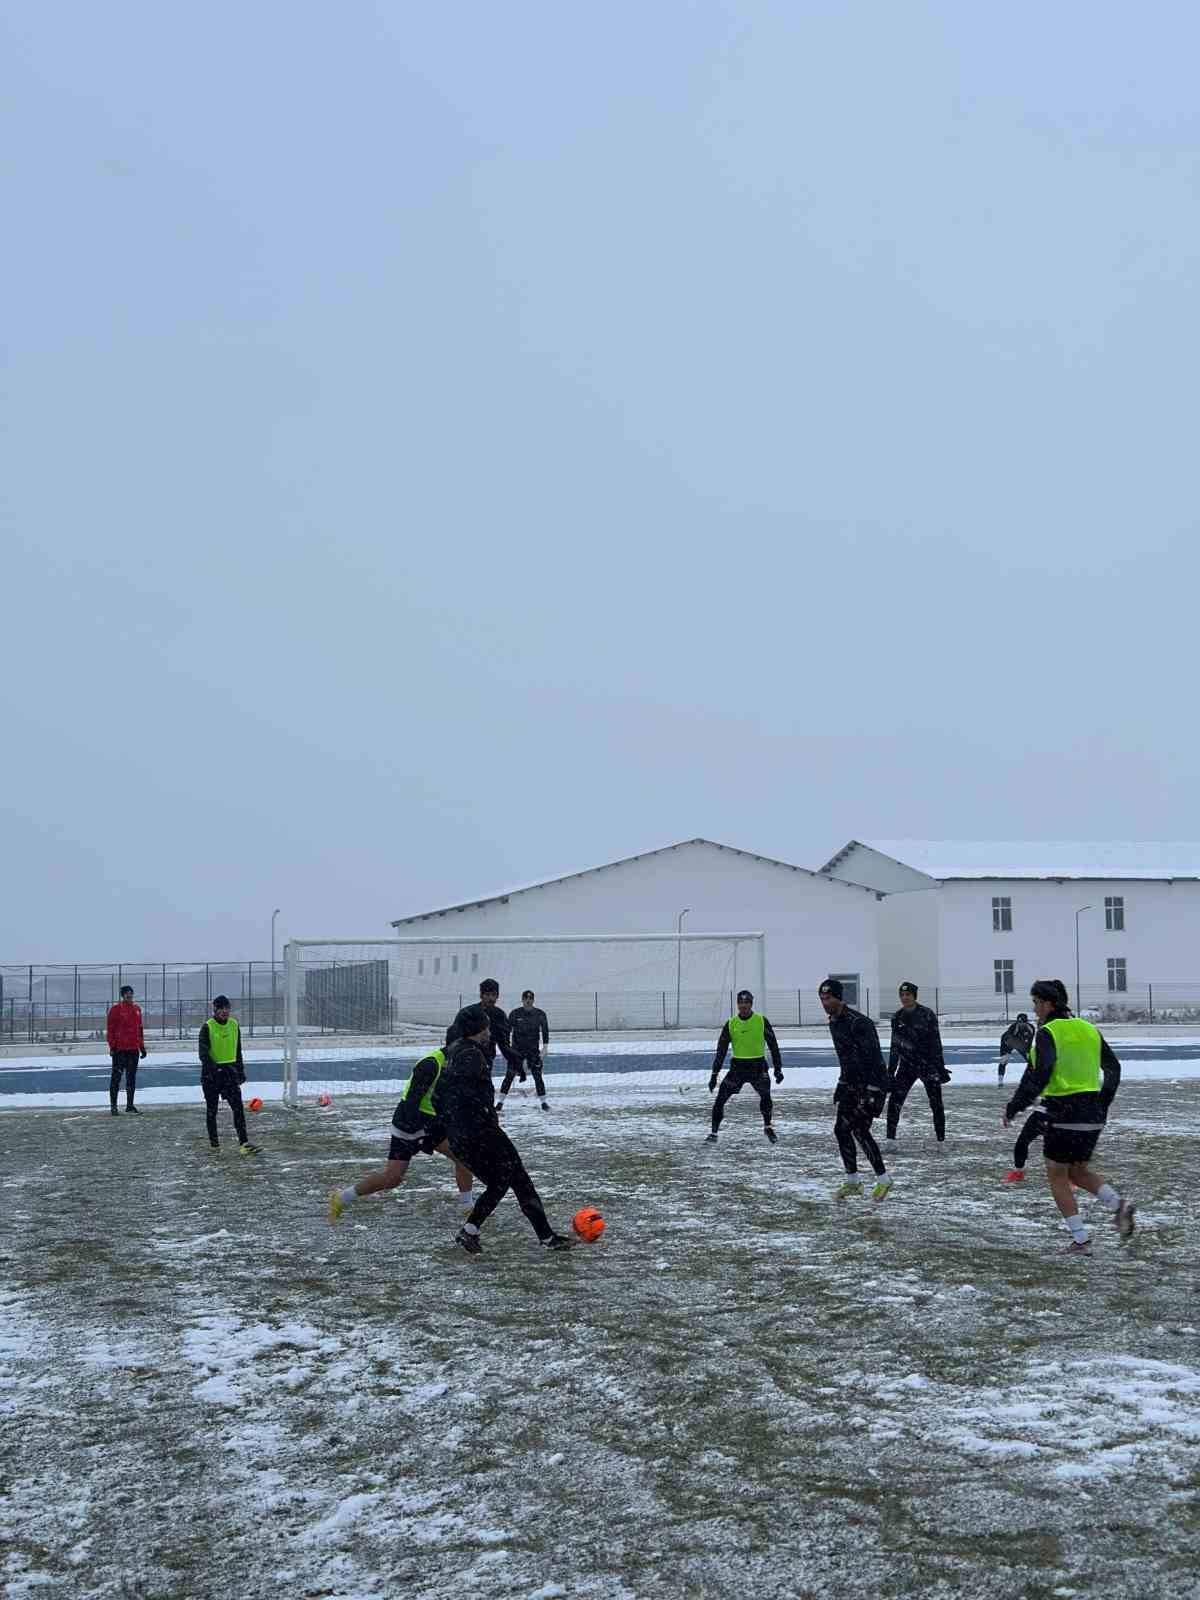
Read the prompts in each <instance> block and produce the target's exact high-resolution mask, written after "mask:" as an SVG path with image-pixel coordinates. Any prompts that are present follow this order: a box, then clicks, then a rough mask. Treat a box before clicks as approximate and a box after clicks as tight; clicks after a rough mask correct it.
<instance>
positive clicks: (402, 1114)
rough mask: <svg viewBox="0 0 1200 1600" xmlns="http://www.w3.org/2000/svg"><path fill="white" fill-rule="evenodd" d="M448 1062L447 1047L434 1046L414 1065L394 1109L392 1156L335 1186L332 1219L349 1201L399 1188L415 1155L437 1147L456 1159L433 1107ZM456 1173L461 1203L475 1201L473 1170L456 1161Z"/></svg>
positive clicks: (338, 1214) (334, 1220)
mask: <svg viewBox="0 0 1200 1600" xmlns="http://www.w3.org/2000/svg"><path fill="white" fill-rule="evenodd" d="M445 1065H446V1052H445V1051H444V1050H431V1051H430V1052H429V1054H428V1055H426V1056H422V1057H421V1059H420V1060H419V1061H418V1062H417V1064H416V1066H415V1067H414V1068H413V1071H412V1077H411V1078H410V1079H409V1080H408V1082H407V1083H406V1084H405V1085H404V1092H403V1094H402V1095H401V1097H400V1104H399V1105H398V1106H397V1107H396V1109H395V1111H394V1112H393V1113H392V1130H391V1132H392V1142H391V1144H390V1145H389V1146H388V1158H387V1161H386V1163H385V1164H384V1165H383V1166H382V1167H377V1168H376V1169H375V1171H374V1172H368V1173H367V1175H366V1177H365V1178H360V1179H359V1180H358V1182H357V1183H353V1184H350V1185H348V1186H347V1187H346V1188H345V1189H335V1190H334V1191H333V1193H332V1194H331V1195H330V1196H329V1220H330V1222H337V1221H338V1219H339V1218H340V1217H341V1215H342V1212H343V1211H345V1209H346V1207H347V1206H348V1205H351V1204H353V1202H354V1201H355V1200H364V1199H365V1198H366V1197H367V1195H369V1194H383V1193H385V1192H386V1191H387V1190H389V1189H398V1188H399V1187H400V1185H401V1184H402V1183H403V1182H404V1179H405V1178H406V1176H407V1175H408V1164H409V1162H410V1161H411V1160H412V1158H413V1157H414V1156H415V1155H427V1156H431V1155H433V1154H434V1152H435V1151H436V1152H437V1154H438V1155H440V1156H445V1157H446V1160H447V1161H454V1157H453V1156H452V1155H451V1154H450V1146H449V1145H448V1144H447V1142H446V1128H445V1124H444V1123H441V1122H439V1121H438V1120H437V1114H436V1113H435V1111H434V1109H433V1091H434V1089H435V1088H436V1086H437V1081H438V1079H439V1078H440V1077H441V1075H442V1068H443V1067H444V1066H445ZM454 1177H455V1181H456V1182H457V1184H458V1203H459V1205H461V1206H464V1207H467V1206H470V1204H471V1174H470V1173H469V1172H468V1171H467V1169H466V1167H464V1166H462V1165H460V1163H459V1162H457V1161H454Z"/></svg>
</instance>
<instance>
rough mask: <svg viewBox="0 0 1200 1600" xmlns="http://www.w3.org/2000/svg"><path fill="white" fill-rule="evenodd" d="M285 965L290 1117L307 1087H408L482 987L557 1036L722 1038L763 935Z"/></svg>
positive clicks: (606, 938)
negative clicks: (701, 1034) (420, 1056)
mask: <svg viewBox="0 0 1200 1600" xmlns="http://www.w3.org/2000/svg"><path fill="white" fill-rule="evenodd" d="M283 956H284V972H285V998H286V1022H285V1031H284V1100H285V1102H286V1103H287V1104H288V1105H289V1106H293V1107H294V1106H297V1105H298V1104H299V1102H300V1098H301V1094H302V1086H303V1092H304V1093H306V1094H307V1093H309V1092H311V1093H313V1094H320V1093H321V1092H323V1088H324V1087H326V1086H327V1085H325V1083H324V1080H328V1083H329V1085H332V1084H333V1083H336V1084H337V1086H338V1087H339V1088H341V1089H343V1090H349V1089H352V1088H353V1087H354V1085H355V1084H356V1083H358V1084H361V1089H360V1091H359V1092H363V1093H367V1092H371V1093H383V1092H385V1091H387V1090H390V1089H391V1088H393V1087H396V1086H398V1085H399V1084H401V1083H403V1082H404V1080H405V1079H406V1077H407V1075H408V1066H409V1065H410V1064H411V1060H412V1058H413V1055H414V1049H415V1048H417V1047H419V1048H425V1049H428V1048H432V1047H433V1046H434V1045H436V1044H440V1043H441V1041H442V1039H443V1038H444V1037H445V1032H446V1029H447V1028H448V1027H449V1025H450V1023H451V1022H452V1021H453V1020H454V1016H455V1013H456V1012H457V1011H458V1010H459V1009H460V1007H461V1006H463V1005H466V1004H470V1003H471V1002H473V1001H475V1000H476V999H478V995H479V984H480V983H481V982H482V980H483V979H484V978H494V979H495V980H496V981H497V982H498V983H499V985H500V1004H501V1006H502V1007H503V1008H504V1009H505V1010H512V1009H513V1008H514V1007H516V1006H518V1005H519V1004H520V999H521V994H522V991H523V990H526V989H532V990H533V991H534V993H535V995H536V996H537V1000H536V1003H537V1005H538V1006H540V1007H541V1008H542V1009H543V1010H544V1011H546V1012H547V1014H548V1016H549V1018H550V1026H551V1029H552V1030H553V1031H554V1032H555V1033H562V1032H566V1033H571V1032H578V1033H582V1034H585V1035H588V1036H592V1037H603V1036H612V1037H614V1038H617V1039H619V1038H620V1036H621V1035H622V1034H623V1033H629V1032H630V1031H632V1030H646V1031H651V1030H653V1031H655V1032H657V1031H658V1030H666V1031H674V1030H677V1029H681V1028H682V1029H686V1028H698V1029H704V1030H711V1029H712V1028H714V1027H717V1028H719V1027H720V1025H721V1023H722V1022H723V1021H724V1020H725V1018H726V1017H728V1016H729V1014H730V1012H731V1010H732V1008H733V1003H734V996H735V994H736V992H737V990H738V989H740V988H751V989H753V990H754V991H755V994H756V995H758V996H765V993H766V941H765V937H764V935H763V934H762V933H761V932H748V933H690V932H689V933H666V934H607V933H583V934H515V935H510V936H501V935H495V934H486V935H485V934H481V935H479V936H478V937H475V938H472V937H470V936H464V935H461V934H460V935H458V936H456V937H452V936H446V935H440V936H436V937H421V936H411V935H410V936H407V937H397V938H391V939H291V940H289V941H288V943H287V944H286V945H285V946H284V952H283ZM760 1003H761V1002H760ZM352 1055H353V1056H354V1057H356V1058H357V1059H356V1060H355V1061H354V1062H353V1064H352V1062H351V1060H350V1059H348V1058H349V1057H350V1056H352ZM405 1057H407V1058H408V1059H407V1061H405V1059H404V1058H405ZM339 1058H341V1059H343V1060H345V1063H346V1064H345V1069H344V1071H343V1072H340V1073H339V1071H338V1068H337V1065H336V1062H337V1060H338V1059H339ZM318 1063H320V1066H321V1070H319V1071H317V1070H314V1069H316V1067H317V1064H318ZM367 1064H371V1065H373V1067H374V1070H370V1067H369V1066H368V1065H367Z"/></svg>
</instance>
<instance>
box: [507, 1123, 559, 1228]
mask: <svg viewBox="0 0 1200 1600" xmlns="http://www.w3.org/2000/svg"><path fill="white" fill-rule="evenodd" d="M500 1138H501V1139H502V1140H503V1141H504V1146H505V1148H504V1150H503V1154H502V1157H501V1159H502V1160H503V1163H504V1176H505V1179H506V1181H507V1184H508V1187H509V1188H510V1189H511V1190H512V1192H513V1195H514V1197H515V1199H516V1202H517V1204H518V1205H519V1206H520V1208H521V1210H522V1211H523V1212H524V1213H525V1217H526V1219H527V1220H528V1222H529V1225H530V1227H531V1228H532V1229H533V1231H534V1233H536V1234H537V1236H538V1238H539V1239H540V1240H541V1242H542V1243H543V1244H549V1243H550V1241H551V1239H553V1238H554V1237H555V1233H554V1229H553V1228H552V1227H551V1226H550V1221H549V1219H548V1217H547V1216H546V1208H545V1206H544V1205H543V1204H542V1200H541V1196H540V1195H539V1194H538V1192H537V1190H536V1189H535V1188H534V1184H533V1179H532V1178H531V1177H530V1176H529V1174H528V1172H526V1170H525V1163H524V1162H523V1161H522V1160H521V1153H520V1151H519V1150H518V1149H517V1147H516V1145H515V1144H513V1142H512V1140H511V1139H510V1138H509V1137H508V1135H507V1134H503V1133H502V1134H501V1135H500Z"/></svg>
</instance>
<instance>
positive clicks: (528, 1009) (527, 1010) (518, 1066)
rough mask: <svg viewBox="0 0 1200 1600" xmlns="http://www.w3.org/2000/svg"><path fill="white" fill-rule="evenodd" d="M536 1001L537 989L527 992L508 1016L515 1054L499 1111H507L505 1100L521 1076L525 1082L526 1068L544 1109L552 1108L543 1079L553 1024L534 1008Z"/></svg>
mask: <svg viewBox="0 0 1200 1600" xmlns="http://www.w3.org/2000/svg"><path fill="white" fill-rule="evenodd" d="M534 998H535V997H534V993H533V990H532V989H526V990H525V992H524V993H523V994H522V996H521V1004H520V1005H519V1006H518V1007H517V1009H516V1010H515V1011H510V1012H509V1015H508V1026H509V1040H510V1044H511V1047H512V1055H511V1056H510V1057H509V1062H508V1070H507V1072H506V1073H505V1074H504V1079H503V1081H502V1083H501V1084H500V1097H499V1099H498V1100H497V1102H496V1109H497V1111H500V1110H502V1109H503V1106H504V1097H505V1096H506V1095H507V1093H508V1091H509V1090H510V1089H511V1088H512V1081H513V1079H514V1077H516V1076H517V1074H518V1073H519V1074H520V1078H521V1082H522V1083H524V1082H525V1069H526V1067H528V1068H529V1071H530V1072H531V1073H532V1074H533V1087H534V1088H535V1089H536V1090H537V1097H538V1099H539V1100H540V1101H541V1104H542V1110H543V1111H549V1109H550V1102H549V1101H548V1100H547V1099H546V1084H545V1081H544V1079H543V1078H542V1063H543V1062H544V1060H545V1058H546V1052H547V1051H548V1050H549V1048H550V1023H549V1020H548V1018H547V1016H546V1013H545V1012H544V1011H543V1010H542V1009H541V1007H540V1006H535V1005H534V1003H533V1002H534Z"/></svg>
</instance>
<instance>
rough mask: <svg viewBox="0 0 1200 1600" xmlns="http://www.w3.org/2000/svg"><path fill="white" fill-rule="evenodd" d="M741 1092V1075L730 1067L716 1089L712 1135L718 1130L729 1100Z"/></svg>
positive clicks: (734, 1068)
mask: <svg viewBox="0 0 1200 1600" xmlns="http://www.w3.org/2000/svg"><path fill="white" fill-rule="evenodd" d="M741 1092H742V1075H741V1073H740V1072H739V1071H738V1069H737V1068H736V1067H730V1069H729V1071H728V1072H727V1073H726V1074H725V1076H724V1077H723V1078H722V1079H721V1084H720V1087H719V1088H718V1089H717V1098H716V1099H715V1100H714V1101H713V1108H712V1131H713V1133H714V1135H715V1134H716V1133H717V1132H718V1130H719V1129H720V1126H721V1121H722V1119H723V1118H724V1116H725V1107H726V1105H727V1104H728V1103H729V1100H730V1099H731V1098H732V1096H733V1095H735V1094H741Z"/></svg>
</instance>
